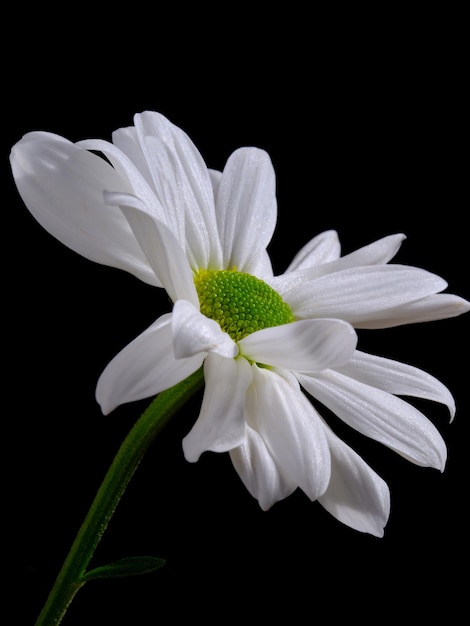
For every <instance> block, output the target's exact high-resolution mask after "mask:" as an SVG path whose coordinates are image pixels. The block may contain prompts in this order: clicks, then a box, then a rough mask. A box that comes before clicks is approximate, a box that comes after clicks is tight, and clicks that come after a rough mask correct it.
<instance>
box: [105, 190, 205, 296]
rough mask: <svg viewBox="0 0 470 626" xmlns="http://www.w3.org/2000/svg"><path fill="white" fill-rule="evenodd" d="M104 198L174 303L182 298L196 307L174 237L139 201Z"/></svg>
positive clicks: (124, 196)
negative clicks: (124, 221) (122, 220)
mask: <svg viewBox="0 0 470 626" xmlns="http://www.w3.org/2000/svg"><path fill="white" fill-rule="evenodd" d="M105 198H106V201H107V202H109V203H110V204H115V205H117V206H119V208H120V209H121V211H122V212H123V213H124V215H125V217H126V218H127V220H128V222H129V224H130V226H131V228H132V230H133V232H134V235H135V237H136V239H137V241H138V242H139V244H140V246H141V248H142V250H143V252H144V253H145V256H146V257H147V259H148V261H149V263H150V265H151V266H152V268H153V271H154V272H155V274H156V276H157V277H158V279H159V281H160V282H161V284H162V285H163V286H164V288H165V290H166V291H167V293H168V295H169V296H170V298H171V299H172V300H173V302H176V300H178V299H180V298H184V299H186V300H189V301H190V302H193V303H195V304H197V305H198V303H199V300H198V297H197V292H196V287H195V286H194V280H193V274H192V271H191V268H190V267H189V263H188V260H187V258H186V255H185V254H184V251H183V249H182V248H181V246H180V245H179V243H178V242H177V240H176V238H175V237H174V235H173V233H172V232H171V231H170V230H169V229H168V228H167V227H166V226H165V225H164V224H163V223H162V222H159V221H158V220H157V219H155V218H154V217H153V215H151V214H150V213H149V212H148V211H147V208H146V207H145V205H144V204H143V203H142V202H141V200H140V199H139V198H136V197H135V196H133V195H131V194H119V193H108V194H105ZM198 306H199V305H198Z"/></svg>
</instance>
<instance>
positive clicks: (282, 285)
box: [270, 234, 406, 297]
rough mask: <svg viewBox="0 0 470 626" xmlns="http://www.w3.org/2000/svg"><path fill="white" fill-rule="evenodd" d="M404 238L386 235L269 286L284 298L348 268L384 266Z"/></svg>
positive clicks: (302, 268)
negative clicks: (299, 288)
mask: <svg viewBox="0 0 470 626" xmlns="http://www.w3.org/2000/svg"><path fill="white" fill-rule="evenodd" d="M405 238H406V237H405V235H403V234H398V235H388V236H387V237H383V238H382V239H379V240H377V241H374V242H373V243H371V244H369V245H367V246H363V247H362V248H359V250H355V251H354V252H351V253H350V254H347V255H345V256H343V257H341V258H336V259H334V260H332V261H330V262H327V263H323V264H321V265H311V266H310V267H308V266H307V265H306V266H305V267H303V266H302V267H299V268H296V270H295V271H293V272H289V273H287V274H283V275H282V276H276V278H274V280H273V281H271V282H270V285H271V286H272V287H273V289H275V290H276V291H277V292H278V293H280V294H281V295H282V296H283V297H285V296H286V295H287V294H288V293H289V292H291V291H292V290H294V289H296V288H298V287H301V286H302V285H305V284H306V283H308V282H309V281H313V280H314V279H315V278H320V277H321V276H326V275H329V274H334V273H336V272H341V271H343V270H347V269H350V268H360V267H365V266H369V265H385V264H387V263H388V262H389V261H390V260H391V259H393V257H394V256H395V255H396V253H397V252H398V249H399V248H400V246H401V244H402V242H403V240H404V239H405Z"/></svg>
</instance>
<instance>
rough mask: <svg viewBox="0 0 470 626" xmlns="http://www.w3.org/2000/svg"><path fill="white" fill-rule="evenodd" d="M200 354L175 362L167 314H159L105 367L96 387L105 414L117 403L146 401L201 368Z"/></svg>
mask: <svg viewBox="0 0 470 626" xmlns="http://www.w3.org/2000/svg"><path fill="white" fill-rule="evenodd" d="M203 359H204V355H200V354H197V355H195V356H192V357H189V358H186V359H176V358H175V356H174V354H173V333H172V330H171V314H167V315H163V316H162V317H160V318H159V319H158V320H157V321H156V322H154V323H153V324H152V325H151V326H150V327H149V328H148V329H147V330H145V331H144V332H143V333H142V334H141V335H139V336H138V337H137V338H136V339H134V341H132V342H131V343H130V344H128V345H127V346H126V347H125V348H124V349H123V350H121V352H119V354H118V355H117V356H115V357H114V359H113V360H112V361H111V362H110V363H109V364H108V365H107V367H106V368H105V370H104V371H103V373H102V374H101V377H100V379H99V380H98V385H97V388H96V399H97V401H98V403H99V404H100V406H101V409H102V411H103V413H104V414H105V415H106V414H108V413H110V412H111V411H112V410H113V409H115V408H116V407H117V406H119V405H121V404H125V403H127V402H133V401H135V400H141V399H143V398H149V397H151V396H154V395H156V394H157V393H160V391H164V390H165V389H169V388H170V387H172V386H173V385H176V384H177V383H179V382H181V381H182V380H184V379H185V378H187V377H188V376H189V375H190V374H192V373H193V372H195V371H196V370H197V369H199V367H200V366H201V365H202V362H203Z"/></svg>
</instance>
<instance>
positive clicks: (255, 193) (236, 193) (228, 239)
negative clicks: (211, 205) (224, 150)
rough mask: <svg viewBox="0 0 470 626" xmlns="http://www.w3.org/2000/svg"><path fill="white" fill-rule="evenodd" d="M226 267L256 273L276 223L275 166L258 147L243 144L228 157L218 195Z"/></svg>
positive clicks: (219, 220)
mask: <svg viewBox="0 0 470 626" xmlns="http://www.w3.org/2000/svg"><path fill="white" fill-rule="evenodd" d="M216 210H217V222H218V225H219V232H220V236H221V240H222V248H223V253H224V267H225V268H232V267H236V268H237V269H238V270H239V271H241V272H246V273H248V274H254V271H253V267H254V266H256V265H257V263H258V262H259V261H258V257H259V255H264V253H265V251H266V247H267V245H268V243H269V242H270V240H271V237H272V235H273V232H274V228H275V225H276V216H277V203H276V191H275V176H274V169H273V166H272V163H271V160H270V159H269V156H268V155H267V154H266V152H264V151H263V150H259V149H257V148H240V149H239V150H236V151H235V152H234V153H233V154H232V155H231V156H230V158H229V159H228V161H227V164H226V166H225V168H224V171H223V174H222V180H221V181H220V184H219V186H218V190H217V197H216Z"/></svg>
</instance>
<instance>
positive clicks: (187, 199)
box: [134, 111, 222, 268]
mask: <svg viewBox="0 0 470 626" xmlns="http://www.w3.org/2000/svg"><path fill="white" fill-rule="evenodd" d="M134 123H135V128H136V132H137V137H138V141H139V145H140V148H141V150H142V152H143V154H144V157H145V160H146V161H147V164H148V169H149V171H150V173H151V175H152V179H153V186H154V189H155V192H156V194H157V197H158V198H159V200H160V203H161V204H162V206H163V207H164V209H165V210H166V211H167V215H168V219H169V220H172V219H173V220H176V222H175V228H176V227H177V228H178V233H176V232H175V236H177V239H178V240H179V241H180V242H181V241H182V234H183V232H184V234H185V238H186V243H187V250H186V252H187V254H188V256H189V258H190V262H191V263H192V264H193V265H195V266H196V267H203V268H208V267H212V268H221V267H222V265H221V263H222V250H221V246H220V239H219V234H218V228H217V221H216V216H215V207H214V193H213V188H212V184H211V180H210V176H209V172H208V169H207V166H206V164H205V163H204V160H203V158H202V156H201V155H200V153H199V151H198V150H197V148H196V146H195V145H194V144H193V142H192V141H191V139H190V138H189V137H188V136H187V135H186V133H185V132H184V131H183V130H181V129H180V128H178V127H177V126H175V125H174V124H172V123H171V122H170V121H169V120H168V119H167V118H166V117H164V116H163V115H161V114H160V113H156V112H154V111H145V112H143V113H141V114H138V115H136V116H135V117H134ZM183 228H184V231H183V230H182V229H183Z"/></svg>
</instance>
